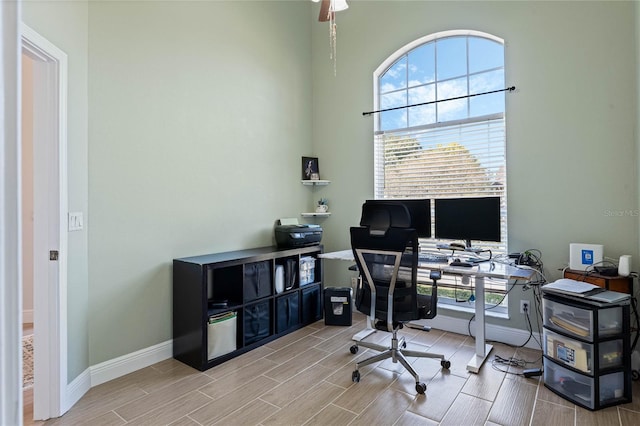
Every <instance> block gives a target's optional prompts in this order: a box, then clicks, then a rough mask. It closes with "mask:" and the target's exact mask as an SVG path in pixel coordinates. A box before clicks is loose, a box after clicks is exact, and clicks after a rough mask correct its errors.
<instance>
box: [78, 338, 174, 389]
mask: <svg viewBox="0 0 640 426" xmlns="http://www.w3.org/2000/svg"><path fill="white" fill-rule="evenodd" d="M172 356H173V342H172V341H171V340H167V341H166V342H163V343H158V344H157V345H153V346H150V347H148V348H144V349H140V350H139V351H136V352H132V353H130V354H127V355H123V356H120V357H118V358H114V359H112V360H109V361H105V362H102V363H100V364H97V365H93V366H91V367H89V370H90V371H91V387H94V386H97V385H100V384H102V383H105V382H108V381H109V380H113V379H117V378H118V377H121V376H124V375H125V374H129V373H132V372H134V371H136V370H140V369H141V368H145V367H148V366H150V365H152V364H155V363H156V362H160V361H164V360H165V359H169V358H171V357H172Z"/></svg>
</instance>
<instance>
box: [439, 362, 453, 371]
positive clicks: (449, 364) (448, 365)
mask: <svg viewBox="0 0 640 426" xmlns="http://www.w3.org/2000/svg"><path fill="white" fill-rule="evenodd" d="M440 365H441V366H442V368H445V369H447V370H448V369H449V367H451V361H446V360H444V359H443V360H442V361H440Z"/></svg>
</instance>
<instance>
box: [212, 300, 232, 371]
mask: <svg viewBox="0 0 640 426" xmlns="http://www.w3.org/2000/svg"><path fill="white" fill-rule="evenodd" d="M236 330H237V313H236V312H227V313H224V314H220V315H215V316H211V317H209V323H208V324H207V359H208V360H209V361H210V360H212V359H214V358H217V357H219V356H222V355H225V354H228V353H229V352H233V351H235V350H236V335H237V334H236V333H237V331H236Z"/></svg>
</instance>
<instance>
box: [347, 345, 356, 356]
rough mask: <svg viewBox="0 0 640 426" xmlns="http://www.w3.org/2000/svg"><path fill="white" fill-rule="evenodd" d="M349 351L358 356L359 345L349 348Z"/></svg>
mask: <svg viewBox="0 0 640 426" xmlns="http://www.w3.org/2000/svg"><path fill="white" fill-rule="evenodd" d="M349 350H350V351H351V353H352V354H354V355H355V354H357V353H358V345H353V346H351V347H350V348H349Z"/></svg>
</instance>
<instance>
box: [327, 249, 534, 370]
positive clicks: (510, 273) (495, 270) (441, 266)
mask: <svg viewBox="0 0 640 426" xmlns="http://www.w3.org/2000/svg"><path fill="white" fill-rule="evenodd" d="M319 257H321V258H323V259H334V260H346V261H350V262H355V259H354V257H353V251H351V250H340V251H334V252H328V253H323V254H321V255H320V256H319ZM419 268H423V269H429V270H439V271H442V273H444V274H449V275H462V276H468V277H470V278H473V280H474V285H475V294H476V302H475V309H476V353H475V355H474V356H473V358H471V360H470V361H469V362H468V363H467V370H468V371H470V372H472V373H477V372H478V371H480V367H482V364H483V363H484V361H485V360H486V359H487V357H488V356H489V352H491V349H493V345H489V344H487V343H486V339H485V321H484V320H485V315H484V309H485V307H484V279H485V278H503V279H518V280H525V281H529V280H531V277H532V276H533V274H534V273H535V272H534V271H532V270H530V269H522V268H518V267H515V266H511V265H505V264H503V263H494V262H482V263H479V264H477V265H476V266H473V267H471V268H469V267H460V266H449V265H448V264H446V263H420V265H419Z"/></svg>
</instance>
